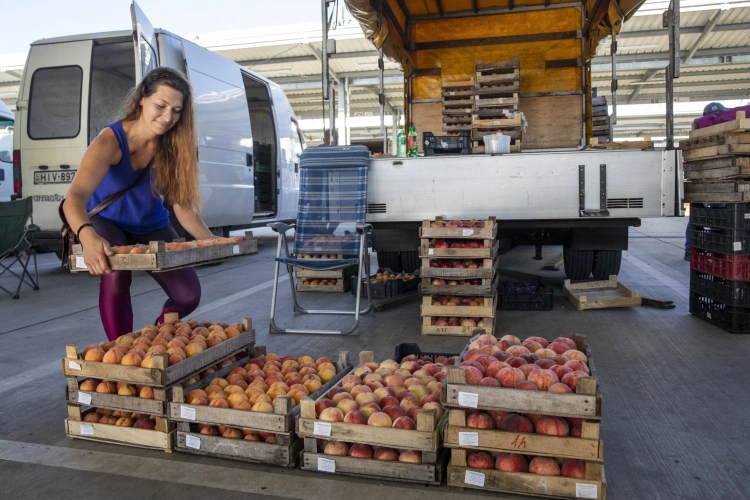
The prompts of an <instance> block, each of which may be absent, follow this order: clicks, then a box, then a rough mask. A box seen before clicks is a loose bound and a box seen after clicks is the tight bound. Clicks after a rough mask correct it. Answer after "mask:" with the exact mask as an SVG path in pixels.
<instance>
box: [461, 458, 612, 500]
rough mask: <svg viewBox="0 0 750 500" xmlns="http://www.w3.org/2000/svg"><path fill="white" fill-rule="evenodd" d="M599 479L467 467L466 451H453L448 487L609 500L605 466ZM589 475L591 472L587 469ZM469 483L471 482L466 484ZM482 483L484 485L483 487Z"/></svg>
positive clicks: (551, 496)
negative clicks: (607, 499)
mask: <svg viewBox="0 0 750 500" xmlns="http://www.w3.org/2000/svg"><path fill="white" fill-rule="evenodd" d="M599 471H600V474H599V478H598V479H589V478H588V477H587V478H586V479H574V478H570V477H563V476H542V475H539V474H531V473H528V472H505V471H500V470H494V469H473V468H470V467H467V464H466V450H455V449H454V450H451V463H450V465H449V466H448V473H447V478H448V487H449V488H457V489H464V488H472V489H479V490H486V491H496V492H504V493H514V494H520V495H532V496H539V497H549V498H595V499H597V500H606V498H607V491H606V486H607V485H606V478H605V476H604V467H599ZM586 472H587V474H588V473H589V470H588V468H587V471H586ZM467 480H468V481H467ZM480 484H481V486H480Z"/></svg>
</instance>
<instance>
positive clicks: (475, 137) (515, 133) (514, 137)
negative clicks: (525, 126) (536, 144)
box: [471, 127, 523, 147]
mask: <svg viewBox="0 0 750 500" xmlns="http://www.w3.org/2000/svg"><path fill="white" fill-rule="evenodd" d="M496 128H497V127H496ZM497 133H501V134H503V135H506V136H508V137H510V145H511V147H512V146H513V144H520V141H521V139H522V138H523V130H522V129H520V128H516V129H504V130H499V129H498V130H486V129H484V130H480V129H472V131H471V139H472V141H474V142H476V144H474V145H475V146H480V145H481V146H483V147H484V138H485V137H486V136H488V135H490V134H497Z"/></svg>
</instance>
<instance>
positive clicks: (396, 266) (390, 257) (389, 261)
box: [378, 252, 403, 273]
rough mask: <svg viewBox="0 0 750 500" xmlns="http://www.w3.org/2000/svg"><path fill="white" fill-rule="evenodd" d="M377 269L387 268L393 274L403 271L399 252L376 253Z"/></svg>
mask: <svg viewBox="0 0 750 500" xmlns="http://www.w3.org/2000/svg"><path fill="white" fill-rule="evenodd" d="M378 267H379V268H383V267H387V268H388V269H390V270H391V271H393V272H395V273H400V272H402V271H403V268H402V267H401V256H400V255H399V252H378Z"/></svg>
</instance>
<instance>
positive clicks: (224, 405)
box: [208, 399, 229, 408]
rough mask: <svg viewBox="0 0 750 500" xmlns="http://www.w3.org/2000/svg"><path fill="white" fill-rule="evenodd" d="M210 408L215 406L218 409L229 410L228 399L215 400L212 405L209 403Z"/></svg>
mask: <svg viewBox="0 0 750 500" xmlns="http://www.w3.org/2000/svg"><path fill="white" fill-rule="evenodd" d="M208 406H213V407H216V408H229V403H228V402H227V400H226V399H214V400H213V401H211V402H210V403H208Z"/></svg>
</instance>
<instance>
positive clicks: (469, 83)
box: [442, 76, 474, 89]
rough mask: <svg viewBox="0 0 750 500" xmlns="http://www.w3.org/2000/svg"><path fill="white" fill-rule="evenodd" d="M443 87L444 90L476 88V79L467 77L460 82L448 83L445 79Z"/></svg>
mask: <svg viewBox="0 0 750 500" xmlns="http://www.w3.org/2000/svg"><path fill="white" fill-rule="evenodd" d="M442 87H443V88H444V89H462V88H471V89H473V88H474V77H473V76H465V77H463V79H462V80H459V81H447V80H446V79H445V78H443V81H442Z"/></svg>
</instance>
